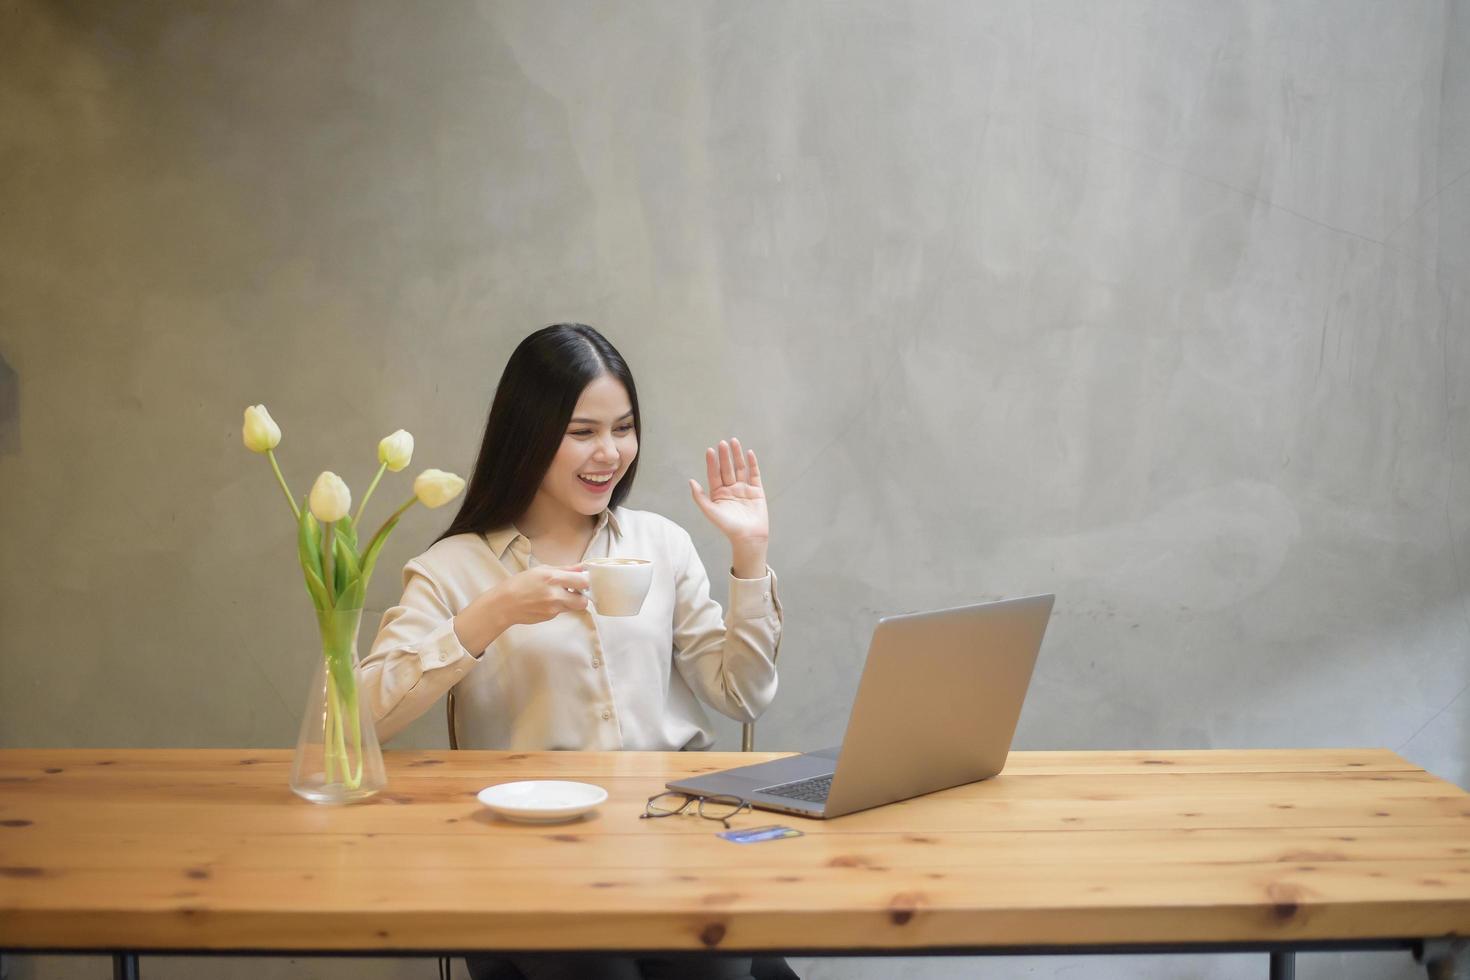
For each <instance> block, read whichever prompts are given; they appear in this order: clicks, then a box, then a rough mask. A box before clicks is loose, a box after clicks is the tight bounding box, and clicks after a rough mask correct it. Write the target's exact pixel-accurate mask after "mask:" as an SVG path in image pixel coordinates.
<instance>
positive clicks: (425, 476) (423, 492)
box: [413, 470, 464, 510]
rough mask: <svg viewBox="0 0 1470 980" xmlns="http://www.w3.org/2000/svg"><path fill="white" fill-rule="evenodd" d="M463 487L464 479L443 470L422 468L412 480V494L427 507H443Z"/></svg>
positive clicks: (457, 494)
mask: <svg viewBox="0 0 1470 980" xmlns="http://www.w3.org/2000/svg"><path fill="white" fill-rule="evenodd" d="M463 489H464V480H463V479H462V478H460V477H457V476H455V475H454V474H453V473H446V472H444V471H443V470H424V471H423V472H422V473H420V474H419V475H418V478H417V479H415V480H414V481H413V495H414V497H415V498H417V499H418V502H419V503H421V504H423V505H424V506H425V507H428V508H429V509H431V510H432V509H433V508H435V507H443V506H444V505H445V504H447V503H449V502H450V501H451V500H453V499H454V498H455V497H458V496H459V493H460V491H461V490H463Z"/></svg>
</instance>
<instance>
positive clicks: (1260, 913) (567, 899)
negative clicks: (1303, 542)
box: [0, 749, 1470, 952]
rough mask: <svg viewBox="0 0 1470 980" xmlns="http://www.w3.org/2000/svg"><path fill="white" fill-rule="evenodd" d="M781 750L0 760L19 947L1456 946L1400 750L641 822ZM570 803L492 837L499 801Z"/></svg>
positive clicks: (1433, 817)
mask: <svg viewBox="0 0 1470 980" xmlns="http://www.w3.org/2000/svg"><path fill="white" fill-rule="evenodd" d="M777 755H779V754H776V753H764V754H756V755H748V754H737V753H721V754H717V753H637V752H624V753H608V754H598V753H575V752H560V753H505V752H457V753H450V752H389V753H386V759H387V761H388V765H389V770H390V776H389V789H388V791H387V792H385V793H384V794H382V795H381V796H380V797H378V798H376V799H375V800H373V801H370V802H368V803H366V804H360V805H357V806H352V807H344V808H327V807H317V806H313V805H311V804H309V803H305V802H303V801H301V800H299V799H297V798H296V797H295V796H293V795H292V794H291V793H290V791H289V790H288V788H287V785H286V780H287V775H288V772H289V766H290V753H288V752H281V751H223V750H162V751H159V750H126V751H124V750H37V749H25V750H6V751H0V946H3V947H7V948H11V949H26V948H30V949H41V948H64V949H108V948H134V949H181V950H182V949H194V950H208V949H235V950H291V949H315V950H331V951H338V952H372V951H375V950H388V949H396V950H418V951H425V952H428V951H435V950H461V951H462V950H473V949H481V950H493V949H607V950H618V949H628V950H632V949H639V950H653V949H663V950H688V949H709V948H718V949H730V950H738V949H781V948H788V949H822V950H830V951H841V950H852V951H865V950H922V949H925V948H930V947H950V946H964V947H972V948H979V947H985V946H1014V945H1022V944H1024V945H1055V946H1069V945H1084V944H1112V943H1165V942H1168V943H1179V942H1213V943H1219V942H1272V941H1290V940H1330V939H1395V938H1397V939H1404V938H1419V937H1428V936H1436V935H1445V934H1449V933H1460V934H1465V933H1470V795H1467V794H1466V793H1465V792H1464V791H1462V790H1460V789H1459V788H1457V787H1455V786H1453V785H1451V784H1449V783H1446V782H1444V781H1442V780H1439V779H1436V778H1435V777H1433V776H1431V775H1429V774H1428V773H1426V772H1424V771H1423V770H1422V769H1419V768H1417V767H1415V766H1413V765H1411V764H1409V763H1408V762H1406V761H1404V760H1403V759H1402V758H1400V757H1399V756H1397V755H1395V754H1394V753H1392V752H1388V751H1386V750H1381V749H1363V750H1347V749H1334V750H1263V751H1218V752H1216V751H1180V752H1142V751H1134V752H1030V753H1027V752H1018V753H1013V754H1012V756H1011V758H1010V761H1009V763H1008V765H1007V767H1006V771H1005V772H1004V773H1003V774H1002V775H1001V776H999V777H996V778H995V779H992V780H987V781H985V782H981V783H975V784H971V785H969V786H962V787H956V788H954V789H951V790H946V791H944V792H942V793H936V794H932V795H930V796H926V797H922V798H919V799H915V800H908V801H904V802H902V803H899V804H895V805H892V806H888V807H881V808H878V809H875V810H870V811H866V812H864V813H858V814H852V815H850V816H847V817H842V818H839V819H837V820H832V821H816V820H803V819H800V818H796V817H786V816H780V815H775V814H769V813H760V812H757V813H755V814H742V815H741V816H740V817H738V818H736V819H735V820H734V821H732V823H733V824H734V825H735V826H757V825H760V824H767V823H785V824H789V825H794V826H798V827H800V829H802V830H803V831H804V832H805V834H806V836H804V837H801V838H796V839H791V840H783V841H772V842H768V843H764V844H756V845H737V844H732V843H730V842H728V841H724V840H721V839H719V838H717V837H715V836H714V831H716V830H719V829H721V828H720V827H719V826H718V825H717V824H714V823H711V822H709V821H703V820H700V819H698V818H697V817H685V816H676V817H670V818H666V819H661V820H641V819H639V816H638V815H639V814H640V813H641V812H642V809H643V801H644V799H645V798H646V797H648V796H650V795H652V794H653V793H655V792H658V791H659V790H660V789H661V788H662V786H663V784H664V782H665V781H667V780H669V779H673V778H676V777H679V776H684V775H688V774H691V773H696V772H703V771H709V770H712V769H718V768H723V767H726V766H732V765H741V764H746V763H749V762H751V761H755V760H759V759H761V758H775V757H777ZM527 778H563V779H583V780H587V781H591V782H596V783H598V784H599V785H602V786H604V787H606V788H607V789H608V791H609V794H610V798H609V800H608V802H607V803H606V804H604V805H603V806H602V807H601V808H600V809H599V811H598V812H597V813H596V814H595V815H593V816H592V817H591V818H589V819H585V820H581V821H577V822H575V823H570V824H562V825H556V826H527V825H518V824H511V823H505V822H502V821H500V820H497V819H495V818H494V817H492V816H490V815H489V814H488V813H487V812H486V811H484V810H483V808H481V807H480V806H479V804H478V803H477V802H476V800H475V799H474V794H475V792H476V791H477V790H479V789H480V788H482V787H484V786H486V785H489V784H491V783H495V782H503V781H507V780H514V779H527Z"/></svg>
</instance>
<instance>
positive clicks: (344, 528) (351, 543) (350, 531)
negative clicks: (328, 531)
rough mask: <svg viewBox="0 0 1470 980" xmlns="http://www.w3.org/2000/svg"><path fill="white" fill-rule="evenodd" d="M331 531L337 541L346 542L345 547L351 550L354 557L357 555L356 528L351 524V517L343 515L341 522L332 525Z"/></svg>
mask: <svg viewBox="0 0 1470 980" xmlns="http://www.w3.org/2000/svg"><path fill="white" fill-rule="evenodd" d="M332 529H333V530H332V533H333V534H334V535H335V536H336V538H337V540H338V541H346V542H347V547H348V548H350V549H351V550H352V554H353V555H354V556H355V555H356V554H357V528H356V527H355V526H354V525H353V523H352V515H351V514H344V515H343V516H342V519H341V520H339V521H338V522H337V523H336V524H333V525H332Z"/></svg>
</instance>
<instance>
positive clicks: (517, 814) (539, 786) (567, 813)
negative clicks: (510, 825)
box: [476, 779, 607, 823]
mask: <svg viewBox="0 0 1470 980" xmlns="http://www.w3.org/2000/svg"><path fill="white" fill-rule="evenodd" d="M476 795H477V796H478V797H479V800H480V802H481V803H483V804H485V805H486V806H487V807H489V808H490V809H491V811H493V812H494V813H495V814H497V815H498V816H502V817H505V818H506V819H507V820H519V821H521V822H523V823H560V822H561V821H563V820H575V819H576V818H577V817H580V816H581V815H582V814H584V813H590V812H591V811H593V810H595V809H596V808H597V805H598V804H599V803H602V802H603V801H604V800H606V799H607V790H605V789H603V788H602V787H601V786H594V785H592V784H591V783H571V782H566V781H565V780H561V779H527V780H523V781H521V782H518V783H497V784H496V785H494V786H486V787H485V788H484V789H482V790H480V792H479V793H478V794H476Z"/></svg>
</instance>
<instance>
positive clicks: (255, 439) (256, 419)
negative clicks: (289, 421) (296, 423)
mask: <svg viewBox="0 0 1470 980" xmlns="http://www.w3.org/2000/svg"><path fill="white" fill-rule="evenodd" d="M241 434H242V435H243V437H244V439H245V448H246V449H248V450H250V451H251V452H252V453H268V452H270V451H271V450H272V449H275V448H276V447H277V446H278V445H280V444H281V427H280V426H278V425H276V422H275V419H273V418H271V413H270V412H267V411H266V410H265V406H264V405H251V406H250V407H249V408H247V409H245V427H244V429H243V430H242V432H241Z"/></svg>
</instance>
